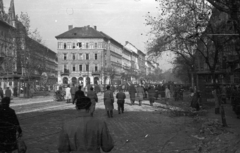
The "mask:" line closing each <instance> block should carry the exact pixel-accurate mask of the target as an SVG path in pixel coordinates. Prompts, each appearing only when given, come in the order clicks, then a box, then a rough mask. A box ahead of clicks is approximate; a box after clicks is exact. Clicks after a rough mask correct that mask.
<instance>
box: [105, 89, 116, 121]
mask: <svg viewBox="0 0 240 153" xmlns="http://www.w3.org/2000/svg"><path fill="white" fill-rule="evenodd" d="M103 97H104V98H103V100H104V105H105V109H106V111H107V116H108V117H109V118H111V117H113V109H114V107H113V103H114V97H113V92H112V91H111V90H110V86H109V85H108V86H107V90H106V91H105V92H104V95H103Z"/></svg>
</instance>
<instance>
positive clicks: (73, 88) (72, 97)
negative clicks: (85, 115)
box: [70, 84, 77, 103]
mask: <svg viewBox="0 0 240 153" xmlns="http://www.w3.org/2000/svg"><path fill="white" fill-rule="evenodd" d="M76 91H77V88H76V87H75V84H73V85H72V87H71V89H70V93H71V100H72V103H73V100H74V97H75V93H76Z"/></svg>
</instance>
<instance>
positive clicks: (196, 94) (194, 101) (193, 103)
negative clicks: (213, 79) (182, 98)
mask: <svg viewBox="0 0 240 153" xmlns="http://www.w3.org/2000/svg"><path fill="white" fill-rule="evenodd" d="M191 107H192V108H195V109H196V111H199V109H200V92H199V91H197V92H194V94H193V97H192V100H191Z"/></svg>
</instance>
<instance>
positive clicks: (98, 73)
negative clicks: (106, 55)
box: [92, 70, 101, 75]
mask: <svg viewBox="0 0 240 153" xmlns="http://www.w3.org/2000/svg"><path fill="white" fill-rule="evenodd" d="M100 74H101V71H100V70H98V71H92V75H100Z"/></svg>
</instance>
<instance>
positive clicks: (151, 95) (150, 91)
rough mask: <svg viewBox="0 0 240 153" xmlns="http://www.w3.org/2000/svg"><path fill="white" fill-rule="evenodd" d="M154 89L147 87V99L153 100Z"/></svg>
mask: <svg viewBox="0 0 240 153" xmlns="http://www.w3.org/2000/svg"><path fill="white" fill-rule="evenodd" d="M155 94H156V93H155V89H154V88H153V87H151V88H149V89H148V99H149V101H150V102H154V100H155Z"/></svg>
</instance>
